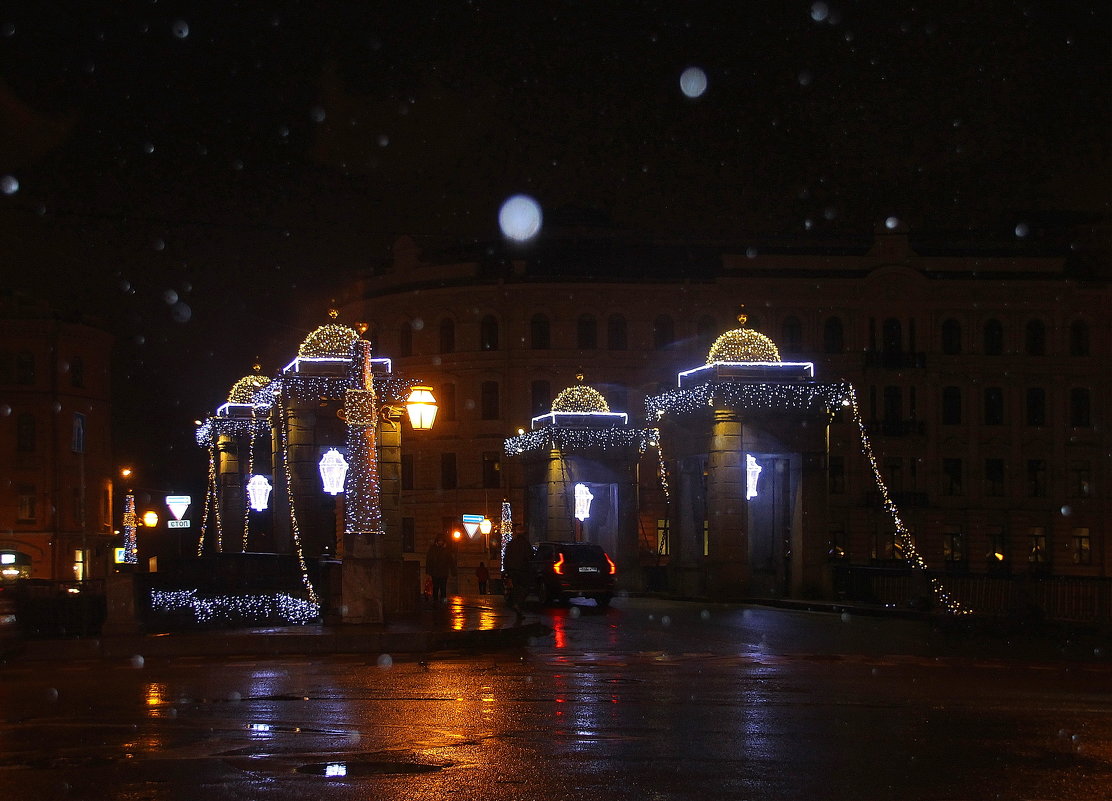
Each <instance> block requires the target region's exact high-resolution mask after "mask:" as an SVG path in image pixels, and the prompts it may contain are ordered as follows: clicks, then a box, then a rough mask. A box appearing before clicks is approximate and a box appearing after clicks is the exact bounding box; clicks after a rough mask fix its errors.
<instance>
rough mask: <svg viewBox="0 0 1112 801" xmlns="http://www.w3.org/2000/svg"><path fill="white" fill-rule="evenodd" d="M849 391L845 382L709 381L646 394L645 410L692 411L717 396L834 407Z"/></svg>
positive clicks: (726, 400) (737, 401)
mask: <svg viewBox="0 0 1112 801" xmlns="http://www.w3.org/2000/svg"><path fill="white" fill-rule="evenodd" d="M851 391H852V388H851V387H850V385H849V384H848V383H845V382H837V383H830V384H827V383H821V384H820V383H810V382H805V383H792V384H786V383H785V384H780V383H770V382H761V383H742V382H732V381H710V382H707V383H705V384H696V385H694V386H690V387H686V388H684V389H672V390H669V391H667V392H664V393H661V394H660V395H653V396H650V397H648V398H645V412H646V414H647V415H648V419H650V420H658V419H660V418H661V417H663V416H664V415H665V414H691V413H692V412H695V411H698V410H701V409H706V408H708V407H710V406H712V405H713V404H714V402H715V400H716V399H717V400H720V401H721V403H722V404H723V405H725V406H729V407H731V408H735V409H760V410H777V411H793V412H810V411H817V410H821V409H825V410H826V411H833V410H834V409H835V408H837V407H838V406H840V405H841V403H842V401H843V400H844V399H845V398H846V397H847V395H848V394H849V393H850V392H851Z"/></svg>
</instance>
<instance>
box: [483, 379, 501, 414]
mask: <svg viewBox="0 0 1112 801" xmlns="http://www.w3.org/2000/svg"><path fill="white" fill-rule="evenodd" d="M479 410H480V414H481V415H482V418H483V419H484V420H497V419H499V417H501V410H500V409H499V403H498V382H497V381H484V382H483V383H482V386H481V387H480V388H479Z"/></svg>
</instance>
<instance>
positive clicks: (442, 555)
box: [425, 534, 453, 604]
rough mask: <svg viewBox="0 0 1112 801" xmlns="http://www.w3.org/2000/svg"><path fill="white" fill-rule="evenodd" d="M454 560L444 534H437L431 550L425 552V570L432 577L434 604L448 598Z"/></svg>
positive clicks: (443, 601) (445, 600)
mask: <svg viewBox="0 0 1112 801" xmlns="http://www.w3.org/2000/svg"><path fill="white" fill-rule="evenodd" d="M452 561H453V560H452V551H451V549H450V548H449V547H448V543H447V542H446V541H445V540H444V535H443V534H437V535H436V539H434V540H433V541H432V545H430V546H429V552H428V553H427V554H425V572H426V573H428V574H429V578H431V579H432V602H433V603H434V604H437V603H445V602H447V600H448V576H450V575H451V574H452V567H453V564H452Z"/></svg>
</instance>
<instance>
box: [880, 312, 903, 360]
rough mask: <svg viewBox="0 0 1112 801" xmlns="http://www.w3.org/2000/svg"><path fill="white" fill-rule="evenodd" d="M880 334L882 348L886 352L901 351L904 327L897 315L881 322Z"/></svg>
mask: <svg viewBox="0 0 1112 801" xmlns="http://www.w3.org/2000/svg"><path fill="white" fill-rule="evenodd" d="M880 336H881V340H880V348H881V350H882V351H883V352H884V353H899V352H900V351H901V350H902V349H903V327H902V326H901V325H900V321H899V320H897V319H896V318H895V317H889V318H887V319H886V320H885V321H884V322H883V323H881V325H880Z"/></svg>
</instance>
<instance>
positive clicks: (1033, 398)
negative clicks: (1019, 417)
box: [1027, 387, 1046, 426]
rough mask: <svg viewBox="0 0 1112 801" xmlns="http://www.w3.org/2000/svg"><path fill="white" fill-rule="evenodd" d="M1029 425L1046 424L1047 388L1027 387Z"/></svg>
mask: <svg viewBox="0 0 1112 801" xmlns="http://www.w3.org/2000/svg"><path fill="white" fill-rule="evenodd" d="M1027 425H1029V426H1045V425H1046V390H1045V389H1043V388H1042V387H1029V388H1028V389H1027Z"/></svg>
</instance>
